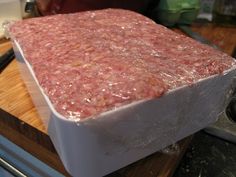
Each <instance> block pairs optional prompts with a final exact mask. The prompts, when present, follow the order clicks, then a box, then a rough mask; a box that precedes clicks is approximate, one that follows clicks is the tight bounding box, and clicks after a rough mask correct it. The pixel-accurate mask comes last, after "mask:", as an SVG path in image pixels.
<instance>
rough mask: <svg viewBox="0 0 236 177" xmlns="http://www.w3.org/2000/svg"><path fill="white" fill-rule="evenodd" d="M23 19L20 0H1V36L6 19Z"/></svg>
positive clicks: (1, 35) (0, 35)
mask: <svg viewBox="0 0 236 177" xmlns="http://www.w3.org/2000/svg"><path fill="white" fill-rule="evenodd" d="M19 19H22V14H21V4H20V1H19V0H0V37H3V28H2V24H3V22H4V21H6V20H19Z"/></svg>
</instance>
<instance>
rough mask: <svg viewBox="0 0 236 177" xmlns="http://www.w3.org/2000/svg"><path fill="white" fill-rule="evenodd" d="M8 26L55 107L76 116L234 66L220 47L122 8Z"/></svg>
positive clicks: (149, 95)
mask: <svg viewBox="0 0 236 177" xmlns="http://www.w3.org/2000/svg"><path fill="white" fill-rule="evenodd" d="M9 32H10V35H11V37H12V38H13V39H15V40H16V41H17V42H18V43H19V45H20V47H21V48H22V51H23V53H24V56H25V58H26V59H27V61H28V62H29V63H30V65H31V66H32V68H33V70H34V72H35V75H36V78H37V80H38V82H39V84H40V86H41V87H42V88H43V90H44V92H45V94H46V95H47V96H48V97H49V99H50V101H51V102H52V104H53V105H54V107H55V109H56V110H57V111H58V112H59V113H60V114H62V115H63V116H65V117H66V118H68V119H74V120H76V121H79V120H82V119H85V118H88V117H97V115H99V114H101V113H103V112H106V111H109V110H114V109H115V108H117V107H121V106H124V105H127V104H130V103H132V102H136V101H139V100H149V99H152V98H156V97H161V96H162V95H163V94H165V93H166V92H168V91H171V90H173V89H176V88H179V87H183V86H188V85H192V84H194V83H195V82H197V81H199V80H202V79H204V78H207V77H209V76H211V75H215V74H221V73H222V72H223V71H225V70H228V69H230V68H232V67H233V66H235V62H234V61H233V60H232V58H231V57H229V56H227V55H226V54H223V53H222V52H220V51H216V50H214V49H212V48H210V47H208V46H205V45H201V44H199V43H197V42H195V41H193V40H192V39H190V38H187V37H185V36H182V35H179V34H176V33H174V32H172V31H170V30H168V29H167V28H165V27H163V26H160V25H157V24H155V23H154V22H153V21H151V20H150V19H148V18H146V17H144V16H142V15H139V14H136V13H134V12H131V11H127V10H120V9H107V10H98V11H87V12H81V13H75V14H66V15H55V16H48V17H42V18H34V19H29V20H24V21H21V22H16V23H15V24H13V25H11V26H10V30H9Z"/></svg>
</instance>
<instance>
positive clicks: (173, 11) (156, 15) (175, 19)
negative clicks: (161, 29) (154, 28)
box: [151, 0, 200, 26]
mask: <svg viewBox="0 0 236 177" xmlns="http://www.w3.org/2000/svg"><path fill="white" fill-rule="evenodd" d="M199 9H200V3H199V0H191V1H189V0H160V1H159V4H158V5H157V6H156V7H155V8H154V10H153V11H152V12H151V18H153V19H154V20H155V21H157V22H159V23H161V24H163V25H165V26H174V25H176V24H188V25H189V24H191V23H192V22H193V21H194V20H195V19H196V17H197V15H198V11H199Z"/></svg>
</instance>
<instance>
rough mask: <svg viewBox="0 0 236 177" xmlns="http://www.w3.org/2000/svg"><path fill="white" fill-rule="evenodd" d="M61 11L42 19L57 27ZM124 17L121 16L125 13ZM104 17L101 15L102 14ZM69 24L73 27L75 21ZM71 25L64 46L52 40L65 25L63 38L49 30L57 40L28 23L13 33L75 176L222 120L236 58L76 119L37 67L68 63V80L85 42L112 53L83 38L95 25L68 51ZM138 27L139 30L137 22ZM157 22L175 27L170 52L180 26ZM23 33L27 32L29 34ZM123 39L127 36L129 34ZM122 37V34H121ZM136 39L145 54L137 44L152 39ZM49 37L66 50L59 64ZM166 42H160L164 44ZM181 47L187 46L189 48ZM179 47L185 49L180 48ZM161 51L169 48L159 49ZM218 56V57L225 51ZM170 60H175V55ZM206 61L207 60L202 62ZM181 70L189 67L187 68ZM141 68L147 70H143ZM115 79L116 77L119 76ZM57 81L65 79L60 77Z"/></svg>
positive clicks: (93, 173) (85, 176) (101, 170)
mask: <svg viewBox="0 0 236 177" xmlns="http://www.w3.org/2000/svg"><path fill="white" fill-rule="evenodd" d="M84 14H85V15H92V14H93V12H86V13H84ZM131 14H132V17H133V15H134V14H133V13H131ZM109 15H110V16H112V13H110V11H109ZM128 15H129V14H128ZM123 16H126V15H123ZM55 17H60V18H63V17H65V16H63V15H59V16H55ZM67 17H68V18H72V17H77V18H78V19H79V16H73V14H71V15H68V16H67ZM118 17H119V18H120V17H121V15H119V16H118ZM129 17H130V16H129ZM53 18H54V16H51V17H45V18H42V19H41V18H39V19H38V20H39V21H40V20H45V23H46V22H47V24H49V25H51V26H50V27H51V28H52V27H53V26H54V25H55V24H53V23H52V22H51V21H50V20H52V19H53ZM119 18H118V19H117V20H119ZM135 18H138V20H141V22H142V23H144V24H145V25H147V26H149V25H150V26H151V27H152V26H153V25H154V23H152V22H150V20H147V19H145V18H144V17H142V16H140V15H137V16H136V15H135V16H134V17H133V18H132V19H134V20H135V21H136V20H137V19H135ZM139 18H140V19H139ZM72 19H73V18H72ZM80 20H81V19H80ZM86 20H87V21H88V20H89V16H88V18H86ZM103 20H105V21H106V22H107V20H108V22H111V21H109V19H106V18H103ZM36 21H37V20H36ZM72 21H73V20H72ZM72 21H70V22H72ZM29 22H33V21H29ZM62 22H63V20H62ZM99 22H100V23H101V21H99ZM141 22H140V23H138V26H139V28H140V29H143V30H148V29H149V28H147V27H145V28H142V26H141ZM23 23H24V22H23ZM26 23H28V22H26ZM57 23H58V21H57ZM75 23H78V22H75ZM116 23H117V24H118V25H122V26H123V25H125V24H126V23H127V19H126V18H124V22H123V23H121V22H119V23H118V22H116ZM16 24H18V23H16ZM85 24H86V25H87V26H86V27H88V28H89V27H91V26H90V25H91V23H89V22H88V23H87V22H86V23H85ZM108 24H109V23H108ZM41 25H42V24H41ZM71 25H72V26H73V23H72V24H71ZM122 26H121V27H122ZM150 26H149V27H150ZM32 27H34V25H33V26H28V29H29V28H32ZM40 27H42V28H40ZM40 27H39V28H38V26H37V28H35V29H34V30H36V29H37V30H40V29H44V30H45V31H46V32H47V33H45V35H46V34H48V35H50V34H51V35H52V33H51V32H50V29H51V28H45V26H43V25H42V26H40ZM67 27H68V28H69V27H70V26H67ZM125 27H126V26H125ZM68 28H66V29H64V28H63V29H64V30H65V31H63V32H64V33H62V34H63V35H62V37H60V39H61V40H63V41H64V42H63V46H62V47H58V46H60V44H57V43H52V42H53V40H56V39H57V38H58V37H59V36H58V33H57V32H62V31H61V30H58V29H57V30H54V29H53V35H55V36H54V37H55V38H53V36H51V37H52V38H48V37H49V36H45V35H44V37H46V38H47V40H48V39H52V41H50V42H51V43H50V44H46V43H45V42H47V43H48V42H49V41H43V40H42V37H41V35H39V38H40V39H37V40H36V41H33V40H32V38H30V36H31V34H32V33H25V31H24V30H22V31H18V30H16V29H17V28H15V29H14V30H15V31H14V30H12V31H11V33H12V34H14V35H13V36H12V41H13V43H14V45H13V46H14V51H15V54H16V58H17V59H18V61H19V65H20V69H21V73H22V76H23V79H24V80H25V83H26V85H27V87H28V89H29V92H30V94H31V95H32V99H33V101H34V103H35V105H36V107H37V109H38V110H39V113H40V115H41V118H42V120H43V122H44V124H45V126H46V127H47V130H48V133H49V135H50V137H51V139H52V142H53V143H54V145H55V148H56V150H57V152H58V154H59V155H60V157H61V159H62V162H63V164H64V165H65V167H66V169H67V170H68V172H69V173H70V174H71V175H72V176H78V177H98V176H104V175H106V174H108V173H110V172H112V171H115V170H117V169H119V168H121V167H124V166H126V165H128V164H130V163H132V162H134V161H136V160H138V159H141V158H143V157H146V156H147V155H150V154H152V153H154V152H156V151H157V150H160V149H163V148H164V147H167V146H168V145H171V144H173V143H175V142H177V141H178V140H180V139H182V138H184V137H186V136H188V135H190V134H192V133H195V132H196V131H198V130H200V129H202V128H204V127H206V126H207V125H209V124H210V123H213V122H214V121H216V120H217V116H218V114H219V113H220V112H221V111H223V109H224V106H225V105H224V103H225V99H226V95H227V93H229V91H230V89H231V88H235V85H233V82H232V81H233V79H234V77H235V74H236V71H235V66H234V64H233V63H232V67H229V68H228V70H226V71H224V67H220V68H217V65H213V66H214V67H215V68H211V69H213V71H215V70H214V69H216V70H217V71H218V72H219V70H220V72H223V73H222V74H216V75H212V76H210V77H207V76H209V75H207V74H206V73H207V72H204V71H206V70H202V71H203V75H202V79H200V80H199V79H196V80H194V81H191V82H190V83H192V82H194V84H192V85H191V86H182V87H179V88H177V86H178V85H176V84H177V83H175V82H168V83H172V84H173V85H171V84H170V88H171V89H170V88H169V90H168V89H166V91H167V92H165V94H164V95H163V96H161V97H159V98H158V99H149V100H143V99H140V101H134V102H132V103H131V104H126V105H124V106H119V107H116V108H115V109H111V110H109V111H106V112H103V113H101V114H98V115H97V116H95V117H94V118H90V119H82V120H78V119H77V120H76V119H68V118H65V117H64V116H63V115H61V114H59V113H58V112H57V111H56V110H55V108H54V106H55V104H54V103H53V101H52V100H49V97H48V96H47V95H46V94H47V93H48V92H47V91H45V90H44V89H43V84H45V82H46V81H47V80H44V81H43V80H40V79H41V78H40V75H37V73H40V74H42V76H43V77H42V78H44V77H46V78H47V79H48V81H51V79H52V78H53V77H52V76H53V73H57V72H58V71H61V70H60V69H63V70H62V71H63V72H61V73H59V75H60V76H61V77H60V79H61V80H60V81H63V82H64V81H66V80H65V75H66V74H67V70H70V68H71V66H68V64H65V63H63V61H67V62H68V61H69V60H70V57H71V56H73V52H75V53H77V52H78V51H77V50H76V48H77V47H78V45H79V47H81V46H82V47H83V51H84V50H87V52H89V53H90V54H91V55H92V56H93V57H94V56H95V57H96V58H97V59H98V61H101V62H103V61H104V60H103V58H102V57H98V56H96V53H93V50H92V49H91V48H89V47H88V46H86V44H83V42H84V41H85V39H86V40H87V38H85V37H86V36H87V37H89V36H90V35H86V34H89V33H88V32H92V31H91V30H90V31H86V29H88V28H83V30H85V32H84V33H83V31H79V32H80V37H84V38H83V39H84V40H81V39H80V41H81V43H79V44H78V43H76V44H75V43H73V45H74V48H70V50H66V51H61V49H62V48H67V47H72V46H70V45H68V44H70V42H71V40H73V39H74V38H76V39H77V37H78V36H74V35H70V33H67V31H66V30H67V29H68ZM73 29H74V30H75V31H78V29H77V28H73ZM132 29H133V30H135V29H134V28H132ZM136 30H138V29H136ZM155 30H159V31H158V34H159V35H160V36H162V35H164V33H166V34H168V35H170V38H171V39H172V40H169V39H166V40H165V41H166V43H164V44H165V45H166V46H165V47H164V48H162V49H163V51H162V52H164V49H166V51H165V52H169V53H173V52H174V48H168V50H167V48H166V47H167V44H168V46H169V47H173V45H172V43H168V42H171V41H172V42H173V37H175V36H176V34H175V33H173V32H170V31H168V30H167V29H166V28H164V27H160V26H158V27H157V28H155ZM96 31H99V28H97V29H96ZM121 31H123V30H122V28H121V29H119V30H118V32H121ZM123 32H124V31H123ZM129 32H130V30H128V31H127V33H128V34H129V35H131V34H130V33H129ZM54 33H55V34H54ZM22 34H26V35H24V36H21V35H22ZM98 34H100V33H98ZM108 34H110V33H104V34H103V35H104V36H105V38H106V35H108ZM145 34H146V35H148V36H150V38H152V37H155V32H154V31H152V33H149V32H148V33H145ZM100 35H101V34H100ZM131 36H132V35H131ZM171 36H172V37H171ZM56 37H57V38H56ZM90 37H91V36H90ZM93 37H94V36H93ZM107 37H108V38H109V39H110V38H111V36H109V35H108V36H107ZM136 38H138V37H136ZM178 38H181V41H182V42H188V43H189V44H194V45H197V47H200V48H201V47H202V48H203V49H204V50H206V51H208V55H210V54H212V53H211V52H213V49H212V50H211V49H208V48H207V47H204V46H202V45H200V44H196V42H193V41H192V40H190V39H187V38H185V37H181V36H178V35H177V38H174V39H175V40H177V39H178ZM112 39H113V40H115V39H116V38H114V37H113V38H112ZM122 39H123V40H124V41H125V39H124V37H123V38H122ZM148 39H149V38H148ZM160 39H162V41H159V42H160V44H161V43H162V42H164V41H163V40H164V37H163V36H162V37H160ZM77 40H78V39H77ZM26 41H27V42H26ZM120 41H122V40H121V39H120ZM93 42H94V43H95V44H96V41H94V40H93ZM98 42H99V40H98ZM52 44H53V45H52ZM105 44H106V42H105V43H104V45H105ZM134 44H135V45H132V47H134V48H132V49H133V50H134V51H135V52H138V53H135V52H133V53H132V54H134V55H136V57H137V56H139V52H140V50H138V49H137V48H135V46H136V45H138V46H139V45H144V43H142V44H140V43H139V42H138V41H136V42H135V43H134ZM164 44H163V45H164ZM47 45H49V46H50V48H53V49H55V50H56V57H59V58H60V60H57V65H56V66H55V65H52V66H51V64H52V63H51V61H52V58H51V56H52V55H51V54H52V53H50V52H51V51H50V50H49V48H47ZM100 45H102V43H101V42H100V43H99V45H98V46H100ZM181 45H184V44H181ZM36 46H38V47H36ZM40 46H44V47H46V48H47V50H40ZM158 46H159V47H160V46H161V45H158ZM34 47H35V48H34ZM149 48H150V46H149ZM149 48H146V49H149ZM177 48H178V45H177ZM27 49H31V51H34V50H35V51H34V52H33V53H27V52H25V51H27ZM59 49H60V50H59ZM102 49H103V50H102V51H103V53H105V54H107V53H106V51H104V48H102ZM123 49H124V48H121V50H123ZM180 49H181V50H182V49H183V48H180ZM191 49H192V50H193V51H191V52H193V53H194V52H197V51H198V50H197V49H195V48H191ZM175 50H178V49H176V48H175ZM39 51H40V52H39ZM42 51H43V52H42ZM115 51H116V50H115ZM142 52H144V54H145V52H147V50H141V53H142ZM186 52H187V53H188V54H189V55H191V52H190V51H189V50H186ZM159 53H161V52H160V51H159ZM37 54H38V55H39V57H36V58H37V60H33V59H32V55H37ZM83 54H84V55H81V56H80V57H83V60H85V61H90V60H89V58H86V57H88V56H87V55H86V52H83ZM161 54H162V55H161V56H163V57H164V55H163V53H161ZM218 54H219V53H218ZM121 55H125V52H123V53H122V52H121ZM147 55H148V56H150V53H147ZM198 55H200V56H201V58H204V56H202V55H201V54H199V53H198ZM219 55H220V57H223V58H224V57H226V60H225V63H226V64H225V65H223V66H230V64H229V63H228V62H229V60H227V56H226V55H224V54H222V53H220V54H219ZM172 56H173V55H172ZM126 57H127V56H126ZM156 57H157V58H158V57H160V55H157V56H155V58H156ZM72 58H73V57H72ZM77 58H78V56H77ZM214 58H215V59H217V57H214ZM93 59H94V58H93ZM174 59H175V61H176V62H177V63H178V62H180V61H179V60H177V57H175V58H174ZM210 59H211V58H210ZM228 59H229V58H228ZM83 60H79V63H78V62H77V63H76V68H77V67H79V66H84V65H85V68H86V67H88V65H86V64H84V63H81V62H83ZM114 60H115V59H114ZM105 61H107V60H105ZM115 61H116V60H115ZM127 61H129V62H130V60H129V58H128V59H127ZM135 61H136V60H135ZM162 61H163V63H165V64H167V66H169V68H166V69H167V70H168V69H170V71H171V69H173V67H174V68H176V65H175V64H174V63H173V61H171V60H168V59H167V58H166V57H165V58H163V60H162ZM167 61H168V62H170V63H168V62H167ZM185 61H187V60H185ZM60 62H61V63H60ZM72 62H74V61H72ZM129 62H126V63H125V64H126V65H124V66H128V68H126V69H127V70H128V69H134V68H133V66H131V65H130V64H129ZM166 62H167V63H166ZM118 64H120V63H119V62H117V63H116V62H114V65H112V66H116V67H117V66H119V67H118V68H119V69H121V70H122V66H123V65H118ZM122 64H123V63H122ZM133 64H137V63H133ZM140 64H145V62H144V63H143V62H141V63H140ZM160 64H161V63H160ZM195 64H196V63H195ZM227 64H229V65H227ZM172 65H173V66H172ZM37 66H41V67H42V68H44V69H41V70H38V69H39V68H40V67H39V68H37ZM47 66H50V67H51V68H50V67H49V68H48V67H47ZM95 66H96V65H95ZM141 66H142V65H141ZM153 66H155V65H153ZM181 66H184V65H181ZM116 67H115V68H116ZM196 67H197V66H196ZM95 68H96V67H95ZM115 68H114V73H115V71H117V70H116V69H115ZM48 69H51V70H52V71H53V73H52V74H50V75H49V74H48V71H49V70H48ZM58 69H59V70H58ZM112 69H113V68H112ZM177 69H178V68H177ZM200 69H202V68H201V67H200ZM154 70H155V68H154ZM72 71H74V70H72ZM82 71H83V72H82ZM82 71H80V72H79V71H78V70H76V69H75V72H76V73H79V75H82V76H83V74H85V75H84V77H85V76H86V75H87V76H90V74H91V71H90V70H82ZM85 71H86V72H85ZM112 71H113V70H112ZM163 71H164V70H163ZM168 71H169V70H168ZM178 71H179V70H178ZM180 71H182V69H181V68H180ZM172 72H173V71H172ZM92 73H93V72H92ZM96 73H98V74H97V75H99V72H96ZM106 73H109V71H107V72H102V73H101V75H102V76H105V75H106ZM112 73H113V72H112ZM144 73H146V72H143V71H142V74H144ZM184 73H186V72H184ZM175 74H176V75H175V76H176V77H181V75H178V72H177V73H175ZM97 75H92V76H94V77H97ZM114 75H115V74H114ZM111 76H113V75H111ZM119 76H122V75H119ZM139 76H140V77H141V75H139ZM190 76H191V75H190ZM124 77H125V76H124ZM205 77H207V78H205ZM141 78H142V77H141ZM184 79H185V78H182V79H180V81H183V82H185V80H184ZM109 80H112V78H111V79H109ZM77 81H81V80H78V78H77V77H75V78H73V82H71V83H72V84H75V83H76V84H79V82H77ZM89 81H91V80H89ZM63 82H60V84H62V85H63ZM158 82H159V80H158ZM42 83H43V84H42ZM114 83H117V82H113V84H114ZM154 83H155V82H154ZM46 84H47V83H46ZM55 84H56V85H58V84H57V83H55ZM83 84H84V83H83ZM128 84H129V83H126V84H124V86H125V85H128ZM178 84H179V83H178ZM99 86H100V85H96V87H99ZM96 87H95V88H96ZM59 88H60V87H59ZM131 88H134V87H131ZM167 88H168V87H167ZM96 93H98V92H96ZM63 95H65V94H63ZM95 96H96V95H95ZM168 152H171V151H168Z"/></svg>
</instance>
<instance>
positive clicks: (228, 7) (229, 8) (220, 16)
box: [213, 0, 236, 25]
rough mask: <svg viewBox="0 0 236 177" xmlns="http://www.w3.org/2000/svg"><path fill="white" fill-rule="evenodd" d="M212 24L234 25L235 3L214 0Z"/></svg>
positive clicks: (235, 17) (233, 0)
mask: <svg viewBox="0 0 236 177" xmlns="http://www.w3.org/2000/svg"><path fill="white" fill-rule="evenodd" d="M213 22H214V23H220V24H224V25H236V1H235V0H215V3H214V8H213Z"/></svg>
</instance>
